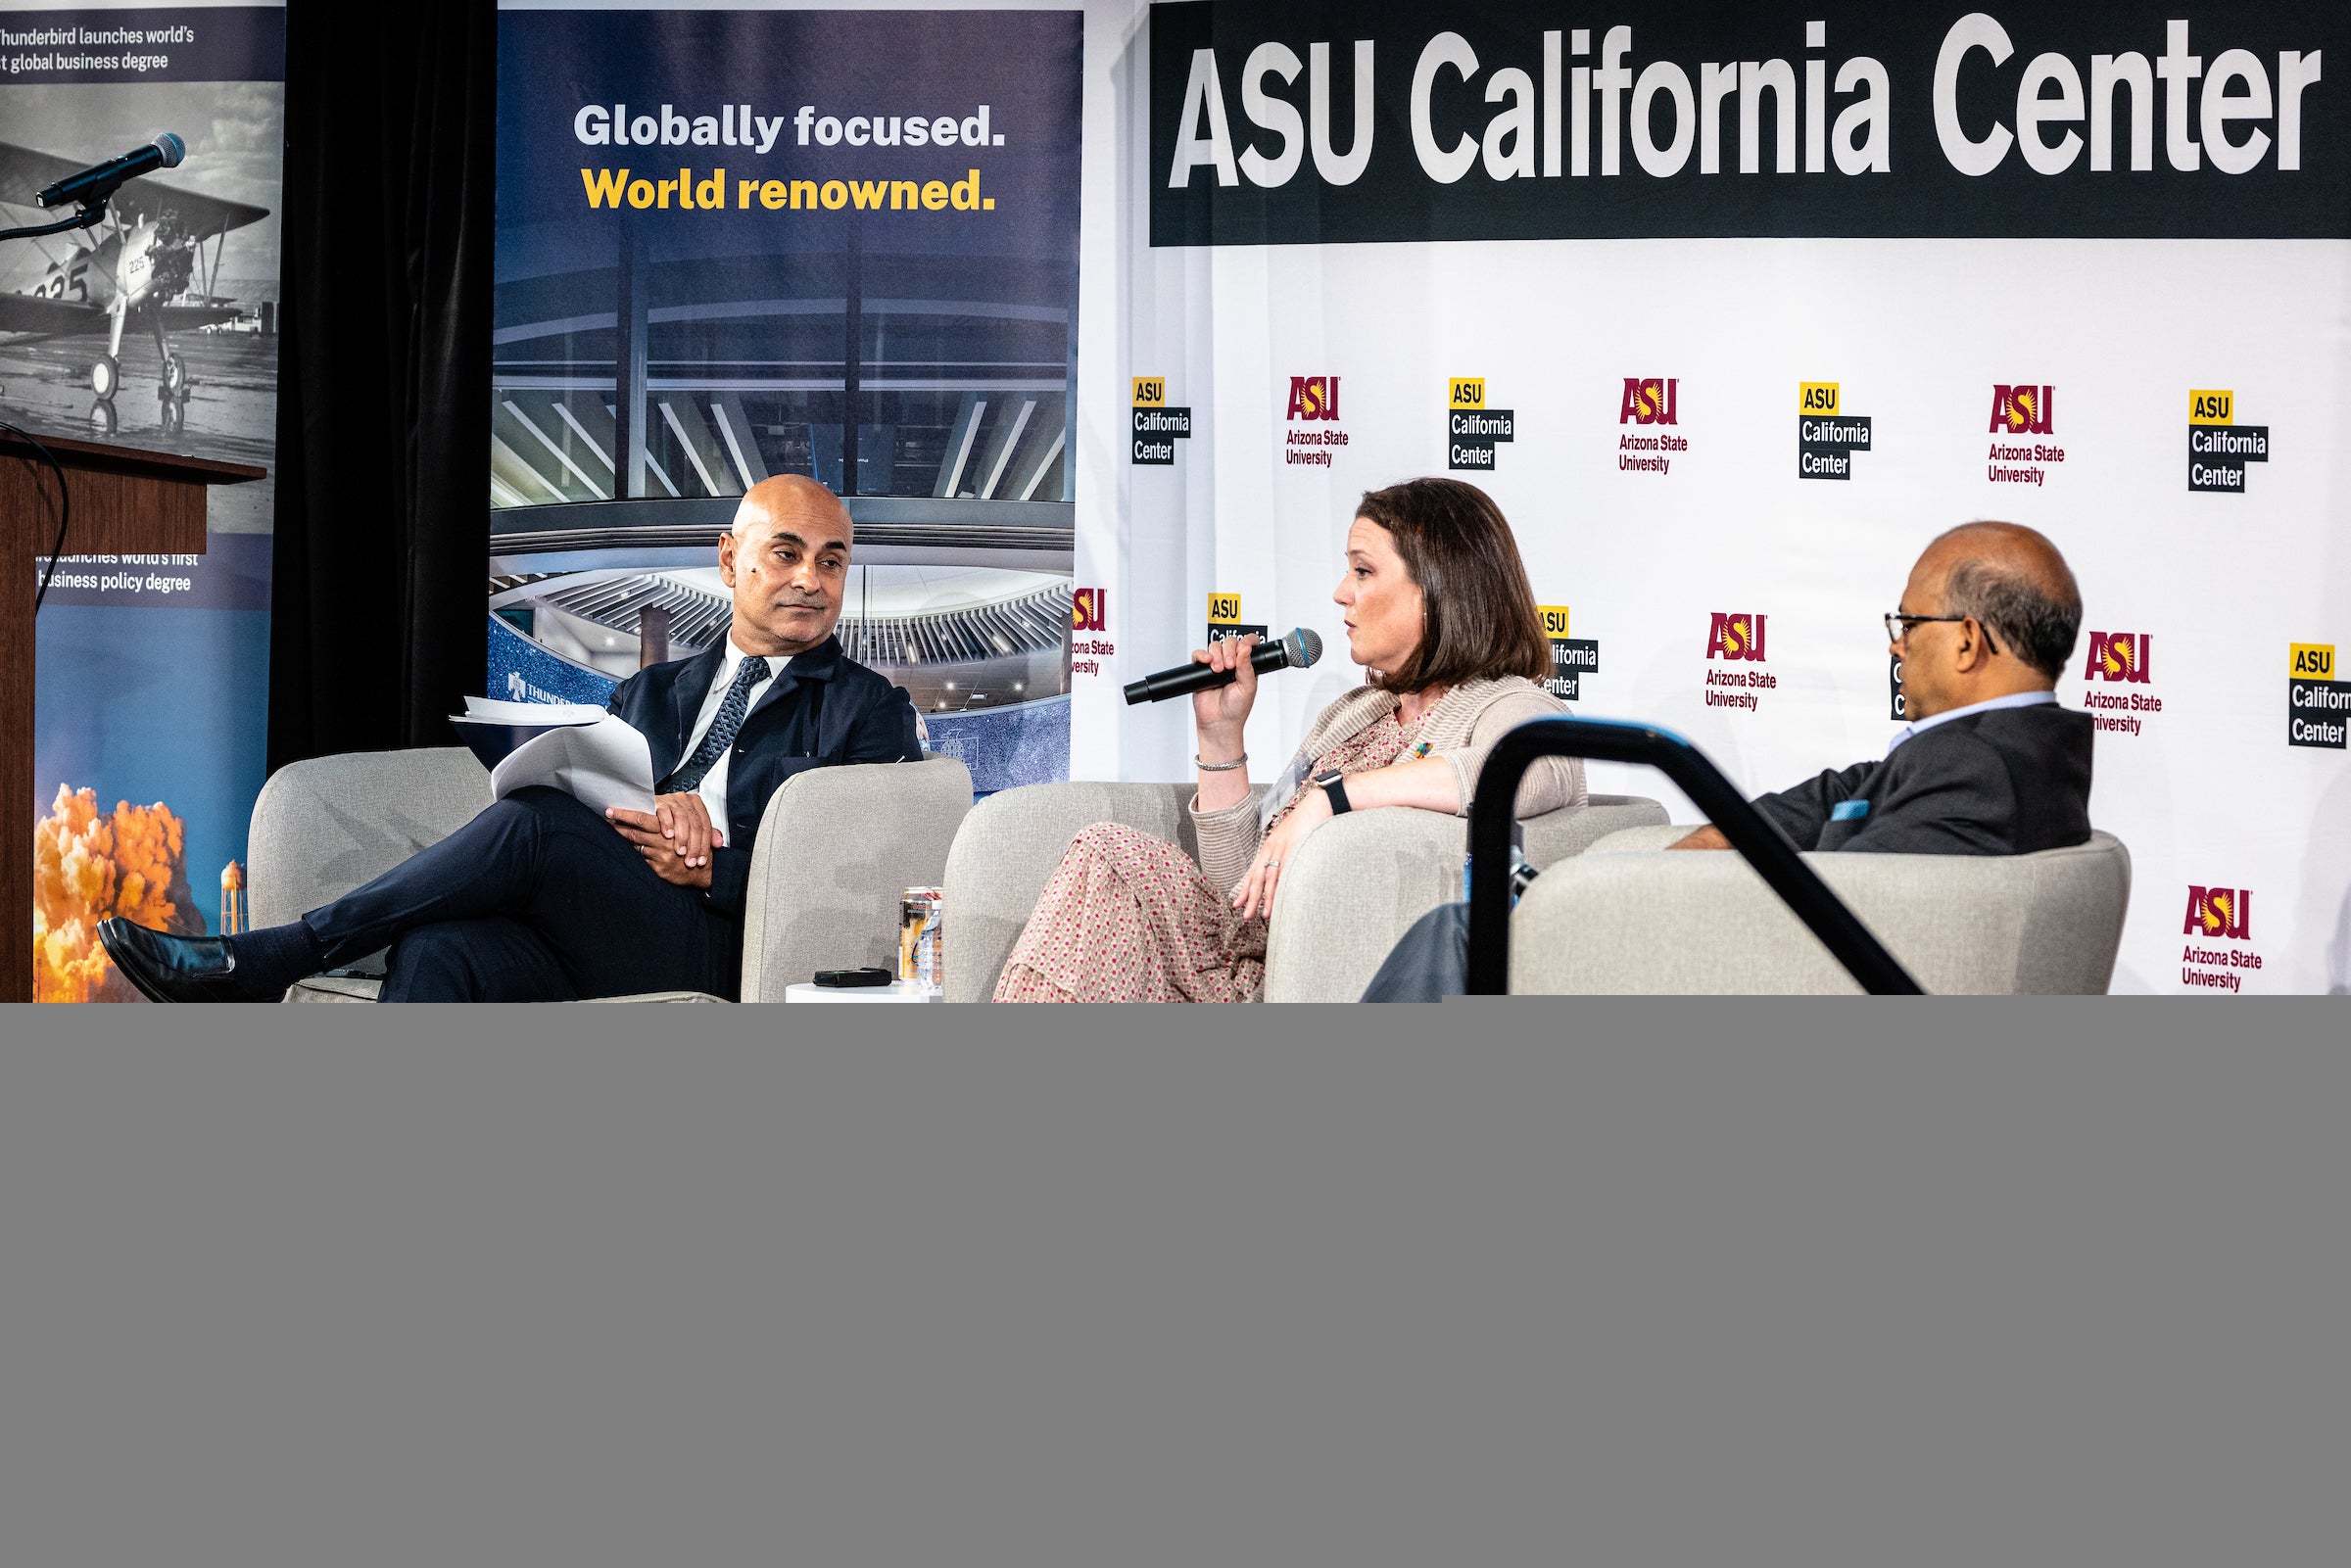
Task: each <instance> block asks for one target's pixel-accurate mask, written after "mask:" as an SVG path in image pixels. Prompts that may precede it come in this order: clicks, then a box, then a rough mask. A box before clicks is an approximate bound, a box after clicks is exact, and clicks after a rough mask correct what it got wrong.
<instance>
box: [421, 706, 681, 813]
mask: <svg viewBox="0 0 2351 1568" xmlns="http://www.w3.org/2000/svg"><path fill="white" fill-rule="evenodd" d="M449 722H450V723H451V724H453V725H455V726H456V730H457V734H458V736H460V737H462V738H463V740H464V741H465V744H466V745H467V747H469V748H470V749H471V750H472V752H473V754H474V755H475V756H477V757H479V758H481V759H482V765H483V766H484V767H486V768H488V769H489V770H490V798H491V799H492V800H504V799H505V798H506V796H508V795H510V794H512V793H513V792H514V791H515V790H517V789H528V788H531V787H533V786H546V787H549V788H553V789H560V790H562V791H564V792H565V793H566V794H569V795H571V796H573V797H574V798H576V799H578V800H579V801H580V802H581V803H582V804H584V805H587V806H589V807H592V808H593V809H595V810H597V811H603V810H605V809H607V808H609V807H615V806H616V807H619V808H621V809H623V810H626V811H650V810H652V809H653V754H652V748H651V747H650V746H648V744H646V739H645V736H644V735H642V734H641V733H639V732H638V731H637V730H635V729H634V728H632V727H631V726H629V725H628V724H627V723H625V722H623V721H622V720H620V719H617V718H615V717H613V716H612V715H611V714H609V713H607V712H605V711H604V710H603V709H602V708H600V707H595V706H593V705H591V704H588V703H584V702H502V701H500V700H498V699H497V698H495V697H467V698H466V699H465V711H464V712H463V713H461V714H454V713H453V714H451V715H450V720H449Z"/></svg>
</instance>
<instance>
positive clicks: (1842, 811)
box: [1829, 800, 1869, 822]
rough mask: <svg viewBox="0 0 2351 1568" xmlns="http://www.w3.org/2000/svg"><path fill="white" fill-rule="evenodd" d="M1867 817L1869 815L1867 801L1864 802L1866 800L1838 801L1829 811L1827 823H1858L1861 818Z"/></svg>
mask: <svg viewBox="0 0 2351 1568" xmlns="http://www.w3.org/2000/svg"><path fill="white" fill-rule="evenodd" d="M1868 815H1869V802H1868V801H1866V800H1840V801H1838V802H1837V804H1836V805H1835V806H1834V807H1833V808H1831V810H1830V812H1829V821H1831V822H1858V821H1860V820H1861V819H1862V818H1863V817H1866V816H1868Z"/></svg>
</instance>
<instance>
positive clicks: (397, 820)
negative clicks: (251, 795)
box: [245, 746, 490, 926]
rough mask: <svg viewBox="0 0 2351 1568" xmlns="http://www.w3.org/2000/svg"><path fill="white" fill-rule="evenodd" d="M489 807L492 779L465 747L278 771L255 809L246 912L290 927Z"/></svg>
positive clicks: (348, 757) (324, 760) (358, 755)
mask: <svg viewBox="0 0 2351 1568" xmlns="http://www.w3.org/2000/svg"><path fill="white" fill-rule="evenodd" d="M488 804H490V773H489V770H488V769H486V768H484V767H483V766H482V765H481V763H479V762H478V761H476V760H475V759H474V755H473V753H472V752H470V751H468V750H466V749H465V748H464V747H463V746H436V747H432V748H429V749H423V750H414V751H358V752H350V753H347V754H345V755H341V756H333V757H316V758H313V759H312V760H311V761H309V762H297V763H292V764H289V765H288V766H286V767H283V768H280V769H278V770H277V772H276V773H274V774H271V775H270V776H269V782H268V783H267V784H264V785H262V793H261V797H260V798H259V799H257V800H255V801H254V803H253V825H252V829H251V834H252V836H251V842H250V844H249V846H248V848H247V851H246V858H247V859H248V860H249V861H250V862H251V865H250V866H249V867H248V869H247V873H246V882H245V886H246V900H247V907H248V910H249V911H250V913H251V915H252V917H253V923H254V925H256V926H282V925H284V924H286V923H287V922H288V921H292V920H299V919H300V918H301V917H302V915H303V914H304V912H305V911H308V910H312V909H316V908H317V907H318V906H319V905H321V904H326V903H331V902H333V901H334V900H335V899H338V898H340V897H342V896H343V895H344V894H345V893H348V892H350V891H351V890H352V889H353V888H355V887H357V886H359V885H360V883H361V882H365V881H369V880H372V879H375V878H377V877H380V876H382V875H383V874H384V873H385V872H388V871H390V870H391V869H392V868H393V867H395V866H397V865H399V864H400V863H401V862H402V861H404V860H406V859H408V857H409V856H410V855H413V854H414V853H416V851H418V850H419V849H422V848H424V847H426V846H427V845H428V844H437V843H439V842H440V841H441V840H442V839H444V838H447V837H448V836H449V835H450V834H451V833H453V832H456V831H457V830H458V829H459V828H462V827H463V826H464V825H465V824H466V823H468V822H470V821H472V820H473V817H474V814H475V813H476V812H478V811H480V810H481V809H482V808H483V807H484V806H487V805H488Z"/></svg>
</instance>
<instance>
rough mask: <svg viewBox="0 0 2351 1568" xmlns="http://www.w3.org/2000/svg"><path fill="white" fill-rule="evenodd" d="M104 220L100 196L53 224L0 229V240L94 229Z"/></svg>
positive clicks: (103, 205)
mask: <svg viewBox="0 0 2351 1568" xmlns="http://www.w3.org/2000/svg"><path fill="white" fill-rule="evenodd" d="M109 194H112V193H111V192H110V193H109ZM105 220H106V197H105V196H100V197H99V198H98V199H97V200H95V201H93V202H90V203H88V204H87V205H86V206H84V207H83V208H82V210H81V211H80V212H78V213H75V214H73V215H72V217H66V218H60V219H59V220H58V221H56V222H54V223H38V224H35V225H33V226H32V227H30V228H12V229H0V240H34V239H39V238H40V237H41V236H42V235H44V234H63V233H65V232H66V230H68V229H75V228H96V227H97V226H98V225H99V224H100V223H102V222H104V221H105Z"/></svg>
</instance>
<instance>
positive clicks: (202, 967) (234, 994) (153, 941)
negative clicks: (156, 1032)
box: [98, 917, 247, 1002]
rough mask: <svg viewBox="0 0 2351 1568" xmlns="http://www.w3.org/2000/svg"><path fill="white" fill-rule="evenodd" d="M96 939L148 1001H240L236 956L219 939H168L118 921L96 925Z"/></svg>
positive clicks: (183, 937) (124, 975) (197, 937)
mask: <svg viewBox="0 0 2351 1568" xmlns="http://www.w3.org/2000/svg"><path fill="white" fill-rule="evenodd" d="M98 940H99V941H100V942H102V943H103V944H105V947H106V956H107V957H109V958H111V959H113V960H114V961H115V968H117V969H119V970H120V971H121V972H122V976H123V978H125V979H127V980H129V981H130V983H131V984H133V985H135V986H137V987H138V988H139V994H140V995H141V996H144V997H146V998H147V1000H148V1001H150V1002H242V1001H245V1000H247V998H246V997H245V996H244V994H243V993H242V990H241V989H240V987H239V986H238V985H237V982H236V981H235V979H233V978H232V976H233V975H234V974H235V973H236V968H237V959H236V955H235V954H233V953H231V952H230V951H229V950H228V944H227V943H226V942H224V941H222V940H221V939H220V938H219V937H217V936H167V935H165V934H164V933H163V932H162V931H151V930H149V929H147V927H144V926H133V925H132V924H131V923H130V922H128V921H126V920H122V919H120V917H118V918H116V919H114V920H107V921H100V922H99V923H98Z"/></svg>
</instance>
